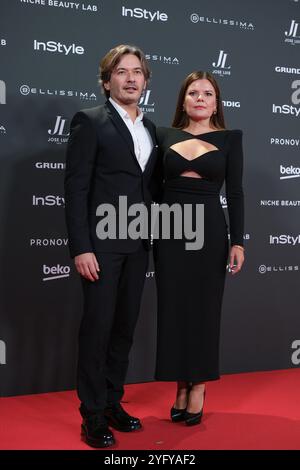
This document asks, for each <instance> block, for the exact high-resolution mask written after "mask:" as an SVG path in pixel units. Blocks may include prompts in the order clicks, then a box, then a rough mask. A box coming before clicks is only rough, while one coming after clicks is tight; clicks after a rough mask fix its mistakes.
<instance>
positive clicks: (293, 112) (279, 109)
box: [272, 80, 300, 118]
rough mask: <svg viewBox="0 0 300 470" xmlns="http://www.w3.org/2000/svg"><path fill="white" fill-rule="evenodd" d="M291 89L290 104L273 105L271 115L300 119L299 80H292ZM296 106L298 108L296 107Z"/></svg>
mask: <svg viewBox="0 0 300 470" xmlns="http://www.w3.org/2000/svg"><path fill="white" fill-rule="evenodd" d="M291 89H292V90H294V91H292V93H291V102H292V104H275V103H273V105H272V113H273V114H284V115H288V116H292V117H295V118H299V117H300V106H299V104H300V80H294V81H293V82H292V83H291ZM297 105H298V106H297Z"/></svg>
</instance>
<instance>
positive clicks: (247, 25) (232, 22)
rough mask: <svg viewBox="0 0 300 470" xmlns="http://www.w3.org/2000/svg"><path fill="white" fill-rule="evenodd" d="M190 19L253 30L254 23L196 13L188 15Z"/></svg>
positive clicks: (196, 21)
mask: <svg viewBox="0 0 300 470" xmlns="http://www.w3.org/2000/svg"><path fill="white" fill-rule="evenodd" d="M190 20H191V22H192V23H208V24H214V25H222V26H229V27H231V28H239V29H243V30H250V31H253V30H254V24H253V23H252V22H251V21H243V20H234V19H231V18H230V19H229V18H216V17H212V16H211V17H208V16H201V15H199V14H198V13H192V14H191V15H190Z"/></svg>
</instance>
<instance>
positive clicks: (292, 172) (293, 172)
mask: <svg viewBox="0 0 300 470" xmlns="http://www.w3.org/2000/svg"><path fill="white" fill-rule="evenodd" d="M280 174H281V175H284V176H280V179H281V180H285V179H289V178H300V167H297V166H293V165H290V166H283V165H280Z"/></svg>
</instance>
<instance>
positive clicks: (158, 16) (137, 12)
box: [122, 6, 168, 23]
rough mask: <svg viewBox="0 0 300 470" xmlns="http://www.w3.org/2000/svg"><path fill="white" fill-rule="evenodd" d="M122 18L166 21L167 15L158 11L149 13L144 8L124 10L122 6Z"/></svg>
mask: <svg viewBox="0 0 300 470" xmlns="http://www.w3.org/2000/svg"><path fill="white" fill-rule="evenodd" d="M122 16H126V17H127V16H129V17H130V18H137V19H139V20H149V21H150V22H151V23H152V22H153V21H168V15H167V14H166V13H161V12H160V11H159V10H156V11H149V10H146V9H144V8H126V7H124V6H122Z"/></svg>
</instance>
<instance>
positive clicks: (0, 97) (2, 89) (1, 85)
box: [0, 80, 6, 104]
mask: <svg viewBox="0 0 300 470" xmlns="http://www.w3.org/2000/svg"><path fill="white" fill-rule="evenodd" d="M0 104H6V85H5V82H4V81H3V80H0Z"/></svg>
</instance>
